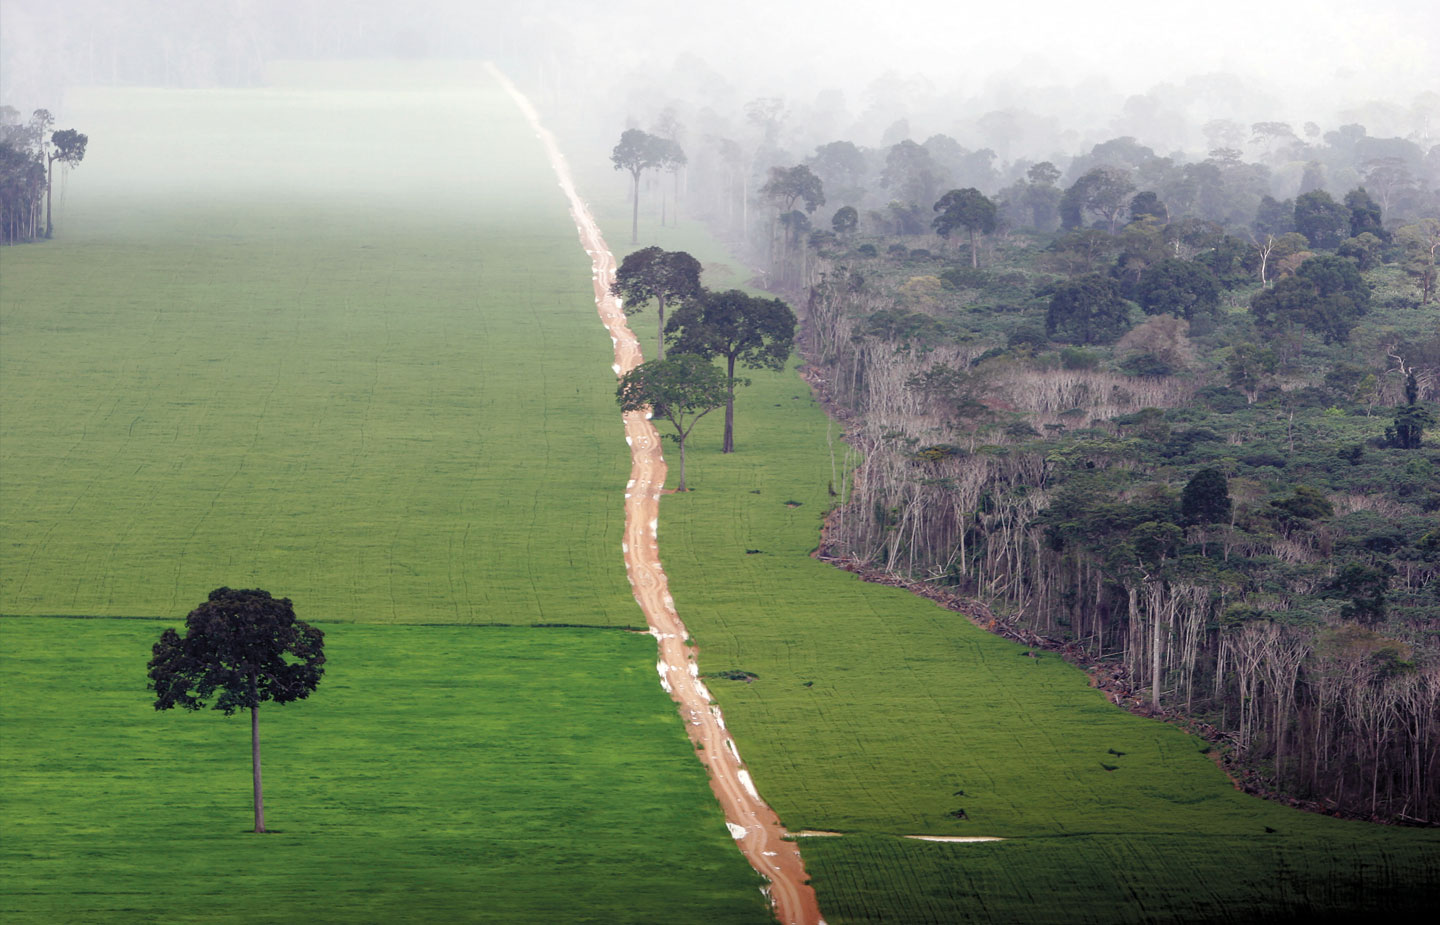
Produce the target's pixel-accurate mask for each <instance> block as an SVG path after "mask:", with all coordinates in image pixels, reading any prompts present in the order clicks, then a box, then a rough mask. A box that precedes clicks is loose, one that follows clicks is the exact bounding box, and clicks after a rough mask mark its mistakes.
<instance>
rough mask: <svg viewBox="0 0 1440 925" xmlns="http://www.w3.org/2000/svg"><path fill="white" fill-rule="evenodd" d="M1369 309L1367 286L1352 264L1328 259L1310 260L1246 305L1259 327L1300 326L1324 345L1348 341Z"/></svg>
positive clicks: (1368, 289)
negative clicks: (1311, 332)
mask: <svg viewBox="0 0 1440 925" xmlns="http://www.w3.org/2000/svg"><path fill="white" fill-rule="evenodd" d="M1369 309H1370V286H1369V284H1368V283H1366V282H1365V280H1364V278H1363V277H1361V275H1360V270H1359V268H1358V267H1356V266H1355V263H1354V261H1352V260H1346V259H1345V258H1344V257H1330V256H1319V257H1311V258H1310V259H1309V260H1306V261H1305V262H1304V263H1302V264H1301V265H1300V269H1298V270H1297V271H1296V272H1295V275H1294V276H1287V277H1285V278H1284V279H1282V280H1280V281H1279V282H1278V283H1276V284H1275V287H1274V288H1273V289H1266V290H1263V291H1261V292H1260V293H1258V294H1257V295H1256V296H1255V298H1254V299H1252V300H1251V302H1250V311H1251V314H1253V315H1254V316H1255V321H1256V323H1257V324H1259V325H1260V326H1262V327H1265V328H1269V329H1279V328H1283V327H1288V326H1289V325H1295V324H1298V325H1304V326H1305V327H1307V328H1309V329H1310V330H1312V331H1314V332H1315V333H1317V334H1319V335H1320V336H1321V337H1322V338H1324V340H1325V343H1327V344H1335V343H1344V342H1345V341H1346V340H1348V339H1349V338H1350V331H1351V330H1352V329H1353V328H1354V327H1355V324H1356V323H1357V322H1358V321H1359V320H1360V318H1361V316H1363V315H1364V314H1365V313H1366V312H1367V311H1369Z"/></svg>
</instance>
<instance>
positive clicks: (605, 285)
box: [490, 66, 824, 925]
mask: <svg viewBox="0 0 1440 925" xmlns="http://www.w3.org/2000/svg"><path fill="white" fill-rule="evenodd" d="M490 70H491V73H492V74H493V75H494V76H495V78H496V80H498V81H499V82H500V83H501V84H502V85H503V86H504V87H505V89H506V91H507V92H508V93H509V94H510V96H511V97H512V98H513V99H514V100H515V103H516V105H517V106H519V107H520V109H521V111H522V112H524V114H525V117H526V118H527V119H529V121H530V124H531V126H532V127H533V128H534V129H535V133H536V135H537V136H539V138H540V140H541V142H542V143H543V144H544V146H545V150H546V152H547V154H548V155H549V157H550V162H551V165H552V166H553V167H554V168H555V174H556V176H557V177H558V179H559V181H560V187H561V188H562V189H563V190H564V191H565V195H566V197H567V198H568V199H569V201H570V213H571V215H572V216H573V217H574V219H575V227H576V230H577V231H579V233H580V241H581V244H583V245H584V247H585V252H586V253H587V254H589V255H590V258H591V262H592V267H593V272H592V275H593V278H594V282H595V305H596V307H597V309H598V310H599V312H600V320H601V321H602V322H603V323H604V325H605V328H606V330H608V331H609V332H610V340H611V341H612V342H613V343H614V345H615V366H614V369H615V374H616V376H620V375H623V374H624V373H625V372H628V371H629V370H631V369H633V368H634V367H635V366H636V365H638V364H639V363H641V362H642V360H643V357H642V355H641V352H640V345H639V343H638V341H636V339H635V335H634V334H632V333H631V332H630V328H629V327H628V326H627V325H626V323H625V313H624V312H623V311H622V310H621V307H620V303H619V302H618V301H617V300H616V299H615V298H614V297H612V296H611V295H610V283H611V281H612V280H614V278H615V256H614V255H613V254H611V253H610V251H609V249H608V248H606V246H605V241H604V239H603V238H602V237H601V236H600V229H599V228H598V227H597V226H596V224H595V221H594V219H593V218H592V217H591V216H590V212H589V210H588V209H587V208H586V207H585V204H584V202H582V201H581V199H580V197H579V195H578V194H577V193H576V191H575V185H574V182H573V180H572V178H571V176H570V169H569V167H568V166H567V165H566V163H565V158H564V156H563V155H562V154H561V153H560V150H559V148H558V147H557V146H556V144H555V139H554V137H553V136H552V135H551V134H550V133H549V132H548V131H547V130H546V129H545V128H544V126H542V125H541V123H540V117H539V115H538V114H537V113H536V111H535V109H534V107H533V106H531V105H530V103H529V101H528V100H527V99H526V98H525V96H524V95H523V94H522V93H521V92H520V91H519V90H518V89H517V88H516V87H515V86H514V85H513V84H511V83H510V81H509V80H507V79H506V78H505V76H504V75H503V74H501V73H500V71H499V70H498V69H496V68H494V67H493V66H492V67H491V69H490ZM624 421H625V442H626V443H628V444H630V455H631V469H630V483H629V485H628V486H627V487H626V489H625V541H624V544H623V547H622V548H623V550H624V555H625V568H626V571H627V572H628V574H629V579H630V585H631V587H632V588H633V589H634V592H635V600H636V601H637V602H639V604H640V609H641V610H643V611H644V613H645V619H646V621H647V622H648V623H649V625H650V634H651V635H652V636H654V637H655V639H656V642H657V643H658V644H659V648H660V660H659V661H658V662H657V663H656V670H657V671H658V672H659V674H660V683H661V685H663V686H664V688H665V690H666V691H667V692H669V694H670V696H671V697H672V698H673V699H674V700H675V702H676V703H677V704H678V705H679V708H680V715H681V717H683V718H684V720H685V726H686V729H687V731H688V732H689V735H690V740H691V741H692V742H694V743H695V745H696V749H697V751H696V754H697V755H698V756H699V758H700V761H701V763H702V764H704V765H705V767H706V768H707V769H708V770H709V772H710V786H711V789H713V790H714V791H715V796H716V797H717V798H718V799H719V800H720V805H721V807H723V809H724V811H725V818H726V823H725V824H726V825H727V826H728V827H729V828H730V834H731V835H732V836H733V837H734V838H735V841H736V843H737V844H738V845H739V847H740V851H741V853H742V854H744V855H745V857H746V859H747V860H749V862H750V864H751V866H752V867H754V868H755V869H756V870H757V871H759V872H760V873H761V875H763V876H764V877H765V878H766V879H768V880H769V881H770V887H769V895H770V901H771V902H772V903H773V904H774V907H775V914H776V916H777V917H778V918H779V919H780V921H781V922H783V923H786V925H823V923H824V920H823V919H822V918H821V917H820V907H819V905H818V904H817V903H816V900H815V891H814V890H812V889H811V888H810V886H809V885H808V884H807V883H806V877H805V866H804V864H803V862H802V861H801V859H800V850H799V848H798V847H796V844H795V843H794V842H793V841H786V840H785V835H786V832H785V829H784V828H783V827H782V826H781V825H780V821H779V819H778V818H776V816H775V813H774V811H773V810H771V809H770V807H769V806H768V805H766V804H765V801H763V800H761V799H760V794H759V793H758V792H756V789H755V783H754V781H753V780H751V778H750V772H749V771H748V770H746V768H745V763H744V762H743V761H741V760H740V753H739V751H738V750H737V749H736V748H735V742H734V740H733V739H732V738H730V734H729V733H728V732H727V731H726V730H725V719H724V717H723V716H722V715H721V714H720V708H719V707H716V706H713V705H712V704H711V702H710V692H709V691H708V690H706V688H705V683H704V682H703V681H702V680H701V679H700V677H699V668H698V662H697V660H696V650H695V648H694V647H693V646H687V645H686V644H685V640H686V639H688V638H689V636H688V633H686V631H685V624H683V623H682V622H680V616H679V614H677V613H676V612H675V601H674V599H673V598H672V597H671V596H670V590H669V585H668V583H667V581H666V578H665V572H664V570H663V569H662V568H661V566H660V551H659V546H658V537H657V534H658V530H659V512H660V492H661V486H662V485H664V483H665V459H664V456H663V455H662V453H661V449H660V439H659V435H658V433H657V432H656V430H655V428H654V426H652V425H651V423H650V421H649V420H648V416H647V415H644V414H640V413H631V414H626V415H624ZM678 920H680V921H684V916H683V914H682V915H680V916H679V919H678Z"/></svg>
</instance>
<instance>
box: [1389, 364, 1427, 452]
mask: <svg viewBox="0 0 1440 925" xmlns="http://www.w3.org/2000/svg"><path fill="white" fill-rule="evenodd" d="M1419 397H1420V387H1419V383H1418V381H1417V380H1416V378H1415V371H1414V370H1411V371H1410V373H1409V375H1408V376H1406V377H1405V404H1403V405H1401V406H1400V407H1399V408H1398V409H1396V411H1395V421H1394V423H1393V424H1392V425H1391V426H1390V427H1387V428H1386V429H1385V444H1386V445H1387V446H1393V447H1396V448H1398V449H1402V450H1418V449H1420V447H1421V445H1422V444H1423V443H1424V442H1425V428H1427V427H1429V426H1430V425H1432V424H1434V423H1435V415H1434V414H1432V413H1431V411H1430V409H1429V408H1427V407H1425V406H1424V405H1422V404H1420V402H1419Z"/></svg>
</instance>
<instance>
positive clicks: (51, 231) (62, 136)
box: [45, 128, 90, 238]
mask: <svg viewBox="0 0 1440 925" xmlns="http://www.w3.org/2000/svg"><path fill="white" fill-rule="evenodd" d="M89 141H90V139H89V137H88V136H86V135H84V134H82V133H80V132H77V131H75V130H74V129H73V128H67V129H61V130H60V131H58V132H56V133H54V134H53V135H51V136H50V142H51V144H53V145H54V147H53V148H52V149H51V151H50V153H49V154H48V155H47V158H48V161H49V162H48V163H47V164H46V165H45V166H46V168H47V169H46V176H45V237H47V238H50V237H54V235H55V225H54V223H53V222H51V220H50V199H51V195H52V191H53V189H54V187H55V162H56V161H59V162H60V163H62V164H64V165H65V166H66V167H74V166H75V165H76V164H79V163H80V162H81V161H83V160H85V145H86V144H87V143H88V142H89Z"/></svg>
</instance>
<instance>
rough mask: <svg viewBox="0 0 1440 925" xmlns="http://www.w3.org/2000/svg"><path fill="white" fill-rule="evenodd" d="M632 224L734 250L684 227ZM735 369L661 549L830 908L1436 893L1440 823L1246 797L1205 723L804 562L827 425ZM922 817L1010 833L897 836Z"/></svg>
mask: <svg viewBox="0 0 1440 925" xmlns="http://www.w3.org/2000/svg"><path fill="white" fill-rule="evenodd" d="M600 180H601V178H600V177H598V176H597V177H595V178H593V179H592V182H597V183H598V182H600ZM623 206H624V204H623V203H622V202H620V201H619V199H618V197H617V198H614V199H612V200H611V201H609V202H606V203H605V204H604V209H605V211H604V212H603V215H604V216H605V219H606V225H607V227H609V228H612V229H617V228H624V227H626V226H625V225H624V224H623V222H624V221H625V220H626V219H627V218H628V215H626V214H625V213H624V211H623ZM641 237H642V241H643V242H645V243H650V242H655V243H659V244H660V245H661V246H664V247H670V248H685V249H691V250H692V251H693V252H694V253H696V254H697V256H700V257H701V259H702V261H703V262H705V263H706V264H710V263H712V262H719V261H722V260H724V259H726V257H725V254H724V253H723V252H722V251H721V250H719V248H718V247H717V246H716V245H715V244H714V243H713V242H710V241H707V240H706V239H705V238H704V236H703V235H701V234H699V233H698V232H697V230H696V229H695V228H693V227H685V226H682V227H681V228H678V229H674V228H670V229H661V228H659V227H658V226H657V225H656V224H654V223H653V222H652V223H651V225H650V227H649V229H648V234H647V230H646V229H645V228H643V227H642V233H641ZM632 323H634V324H636V325H637V327H638V328H639V329H641V330H644V329H645V327H646V325H647V324H649V323H653V320H652V319H651V318H650V317H649V316H646V315H641V316H638V318H637V319H634V320H633V321H632ZM750 375H751V376H752V378H753V380H754V385H753V386H752V387H751V388H748V389H745V390H743V391H742V392H741V394H740V397H739V399H738V400H737V407H736V445H737V448H738V452H737V453H735V454H734V455H731V456H722V455H720V454H719V453H718V452H716V451H717V450H718V446H719V442H720V422H718V421H712V420H710V419H708V418H707V419H706V420H704V421H702V422H701V424H700V426H699V428H698V429H697V431H696V433H695V434H694V435H693V437H692V438H691V441H692V442H691V443H690V444H689V447H691V448H693V449H691V450H690V452H689V453H687V468H688V475H689V481H690V483H691V485H692V486H693V487H694V488H695V491H694V492H692V493H690V494H687V495H683V496H682V495H674V496H668V497H667V498H666V499H665V500H664V502H663V503H662V506H661V526H660V538H661V551H662V555H663V557H664V560H665V564H666V569H667V572H668V573H669V575H670V580H671V588H672V590H673V592H674V596H675V600H676V605H677V607H678V608H679V611H680V614H681V616H682V617H683V618H684V619H685V621H686V625H687V626H688V628H689V629H690V632H691V635H692V636H693V637H694V638H695V639H696V641H697V642H698V643H699V645H700V648H701V653H700V663H701V670H702V671H704V672H707V673H710V674H715V673H718V672H723V671H726V670H728V669H739V670H742V671H747V672H750V673H752V674H754V675H757V676H758V679H757V680H754V681H753V682H751V683H741V682H725V681H720V680H716V681H713V682H712V683H711V685H710V687H711V691H712V692H713V693H714V696H715V697H716V699H717V700H718V701H719V702H720V704H721V706H722V707H723V709H724V710H725V714H726V717H727V721H728V723H729V724H730V727H731V729H732V730H733V731H734V734H735V737H736V740H737V743H738V744H739V746H740V750H741V754H743V755H744V756H745V758H746V760H747V761H748V762H749V763H750V764H751V767H752V770H753V773H754V776H755V780H756V783H757V785H758V786H759V788H760V790H761V793H762V794H763V795H764V796H765V797H766V799H767V800H768V801H769V802H770V803H771V805H773V806H774V807H775V808H776V810H777V811H778V812H779V814H780V816H781V818H782V819H783V820H784V821H785V823H786V824H787V826H789V827H790V828H791V829H792V830H798V829H821V830H837V831H842V832H845V833H850V834H849V835H848V836H847V837H844V838H815V839H807V840H806V841H805V845H804V848H803V850H804V853H805V856H806V859H807V869H808V870H809V872H810V874H811V876H812V877H813V878H814V881H815V888H816V891H817V893H818V895H819V899H820V904H821V908H822V910H824V911H825V913H826V919H827V921H829V922H831V923H832V925H835V923H839V922H897V921H901V922H937V923H940V922H957V921H977V922H985V921H990V922H1062V921H1063V922H1095V923H1106V922H1125V921H1157V922H1158V921H1185V922H1191V921H1235V922H1244V921H1252V920H1255V918H1256V917H1257V916H1260V917H1264V918H1267V919H1282V920H1283V919H1287V918H1295V919H1299V918H1306V919H1310V920H1313V919H1314V918H1316V917H1322V918H1323V917H1324V916H1325V915H1333V916H1335V917H1338V918H1339V919H1341V920H1343V919H1345V918H1346V917H1347V916H1354V915H1356V914H1358V913H1360V912H1362V911H1364V910H1368V909H1374V910H1382V909H1384V910H1392V911H1395V912H1397V913H1398V912H1400V911H1407V910H1408V911H1411V912H1414V911H1416V910H1420V909H1428V908H1429V907H1430V905H1431V904H1433V903H1434V902H1435V901H1436V900H1437V899H1440V832H1434V831H1418V830H1406V829H1396V828H1384V827H1378V826H1370V825H1364V824H1360V823H1351V822H1342V821H1339V820H1334V819H1328V818H1323V817H1319V816H1315V815H1310V814H1304V813H1299V812H1295V811H1292V810H1289V809H1287V808H1285V807H1282V806H1279V805H1277V804H1273V803H1268V802H1265V801H1262V800H1259V799H1255V798H1252V797H1248V796H1245V795H1243V794H1241V793H1239V792H1237V791H1236V790H1235V789H1234V788H1233V787H1231V786H1230V784H1229V782H1228V781H1227V780H1226V778H1225V776H1224V775H1223V773H1222V772H1221V771H1220V770H1219V769H1218V768H1217V767H1216V765H1215V764H1214V763H1213V761H1212V760H1211V759H1210V758H1209V757H1208V756H1207V755H1206V754H1204V753H1203V752H1204V751H1205V750H1206V749H1205V743H1203V742H1201V741H1200V740H1197V739H1194V738H1192V737H1190V736H1188V735H1186V734H1184V733H1182V732H1181V731H1179V730H1178V729H1176V728H1174V727H1171V726H1167V725H1164V724H1161V723H1157V722H1152V721H1149V720H1144V719H1140V718H1138V717H1134V716H1131V715H1130V714H1128V713H1125V712H1122V711H1120V710H1118V709H1115V708H1114V707H1112V706H1110V705H1109V704H1108V702H1107V701H1106V700H1105V698H1104V697H1103V695H1102V694H1101V693H1100V692H1099V691H1096V690H1093V689H1091V688H1090V687H1089V685H1088V682H1087V679H1086V677H1085V676H1084V674H1083V673H1081V672H1080V671H1078V670H1077V669H1074V668H1071V667H1069V666H1068V665H1066V664H1065V663H1064V662H1063V661H1062V660H1060V659H1059V658H1058V657H1057V656H1054V655H1050V654H1042V655H1041V656H1040V657H1039V658H1031V657H1027V656H1026V650H1025V649H1023V648H1021V647H1020V646H1017V645H1015V644H1012V643H1009V642H1007V641H1005V640H1002V639H1000V638H998V637H996V636H992V635H990V634H989V633H986V632H984V631H982V630H980V629H978V628H976V627H975V626H973V625H972V624H971V623H970V622H969V621H968V620H967V619H966V618H964V617H963V616H960V615H958V614H955V613H952V612H949V611H946V610H944V609H941V608H939V607H937V606H935V605H933V604H931V603H929V602H927V601H924V600H922V599H919V598H916V597H914V596H912V595H909V594H907V593H904V592H901V591H899V590H896V589H892V588H886V587H881V586H877V585H868V584H865V583H863V582H861V581H859V580H858V579H856V578H855V577H853V576H851V575H849V574H847V573H844V572H840V571H838V570H836V569H834V568H831V567H830V566H828V565H825V564H823V563H820V562H818V561H815V560H813V559H811V558H810V557H809V552H810V550H812V549H813V548H814V547H815V545H816V544H817V542H818V530H819V526H820V519H821V517H822V515H823V514H824V513H825V511H826V510H827V509H828V507H829V506H830V504H831V503H832V499H831V498H830V496H829V491H828V485H829V482H830V480H831V472H832V470H831V455H830V454H831V451H832V444H831V441H832V440H833V441H834V443H833V451H834V453H835V458H836V460H837V462H838V461H840V460H841V459H842V457H843V451H844V447H843V445H842V444H840V442H839V439H838V427H836V426H834V425H830V426H827V423H826V419H825V417H824V415H823V413H822V412H821V411H820V409H819V408H818V406H817V405H816V403H815V402H814V401H813V400H812V399H811V397H810V394H809V391H808V389H807V388H806V386H805V385H804V383H803V382H801V381H800V380H799V379H798V377H796V376H794V375H793V374H786V375H771V374H765V373H751V374H750ZM797 502H798V506H796V505H797ZM1117 753H1119V754H1117ZM1112 769H1113V770H1112ZM958 810H964V812H965V816H966V818H965V819H963V820H962V819H957V818H955V817H954V816H952V815H951V814H952V813H954V812H956V811H958ZM912 834H932V835H997V836H1004V837H1006V838H1008V839H1014V840H1013V841H1007V842H1004V843H982V844H958V845H957V844H944V843H922V842H916V841H910V840H904V839H901V838H898V837H894V836H902V835H912ZM886 836H889V837H886Z"/></svg>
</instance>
